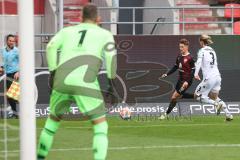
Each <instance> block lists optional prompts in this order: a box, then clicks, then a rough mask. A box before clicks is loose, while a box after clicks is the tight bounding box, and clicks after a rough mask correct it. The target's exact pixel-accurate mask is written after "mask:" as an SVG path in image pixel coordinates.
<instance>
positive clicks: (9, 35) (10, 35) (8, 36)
mask: <svg viewBox="0 0 240 160" xmlns="http://www.w3.org/2000/svg"><path fill="white" fill-rule="evenodd" d="M10 37H13V38H15V36H14V35H13V34H8V35H7V36H6V41H8V39H9V38H10Z"/></svg>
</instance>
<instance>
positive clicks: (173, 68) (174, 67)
mask: <svg viewBox="0 0 240 160" xmlns="http://www.w3.org/2000/svg"><path fill="white" fill-rule="evenodd" d="M177 64H178V58H177V60H176V63H175V65H174V66H173V67H172V68H171V69H170V70H169V71H168V72H167V73H165V74H163V75H162V78H164V77H167V76H169V75H171V74H173V73H174V72H175V71H176V70H177V69H178V65H177Z"/></svg>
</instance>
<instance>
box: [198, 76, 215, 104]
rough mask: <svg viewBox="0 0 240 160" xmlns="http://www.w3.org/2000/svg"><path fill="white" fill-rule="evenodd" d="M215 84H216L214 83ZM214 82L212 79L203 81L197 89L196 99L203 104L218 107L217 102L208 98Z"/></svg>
mask: <svg viewBox="0 0 240 160" xmlns="http://www.w3.org/2000/svg"><path fill="white" fill-rule="evenodd" d="M214 83H215V82H214ZM212 84H213V81H212V80H211V79H207V80H206V79H205V80H203V81H202V82H201V83H200V84H199V85H198V86H197V88H196V90H195V93H194V98H195V99H196V100H198V101H199V102H201V103H207V104H212V105H214V106H216V105H217V103H216V101H214V100H212V99H211V98H209V97H208V94H209V93H210V91H211V90H212V86H213V85H212Z"/></svg>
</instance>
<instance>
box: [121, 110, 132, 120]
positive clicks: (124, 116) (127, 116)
mask: <svg viewBox="0 0 240 160" xmlns="http://www.w3.org/2000/svg"><path fill="white" fill-rule="evenodd" d="M119 115H120V117H121V118H122V119H123V120H129V119H131V110H130V109H129V108H128V107H124V108H122V109H121V110H120V112H119Z"/></svg>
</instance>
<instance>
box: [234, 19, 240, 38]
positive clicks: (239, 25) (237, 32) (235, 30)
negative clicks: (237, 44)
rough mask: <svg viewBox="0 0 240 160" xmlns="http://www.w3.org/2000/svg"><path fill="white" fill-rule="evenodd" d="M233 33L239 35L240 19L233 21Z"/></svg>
mask: <svg viewBox="0 0 240 160" xmlns="http://www.w3.org/2000/svg"><path fill="white" fill-rule="evenodd" d="M234 34H237V35H240V21H238V22H234Z"/></svg>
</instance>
